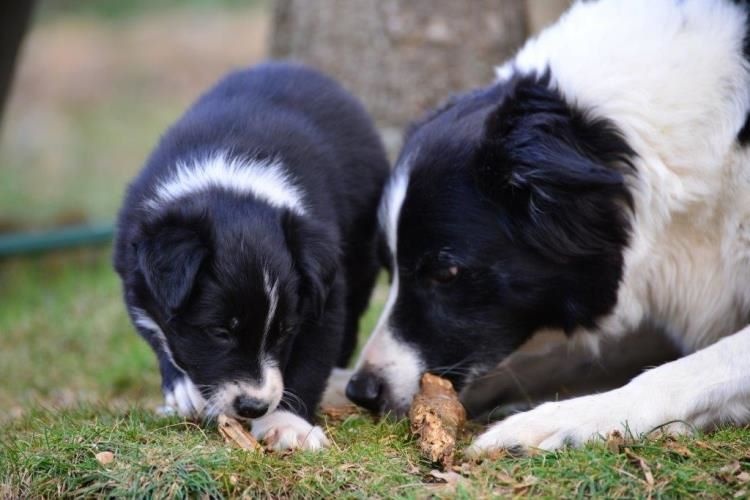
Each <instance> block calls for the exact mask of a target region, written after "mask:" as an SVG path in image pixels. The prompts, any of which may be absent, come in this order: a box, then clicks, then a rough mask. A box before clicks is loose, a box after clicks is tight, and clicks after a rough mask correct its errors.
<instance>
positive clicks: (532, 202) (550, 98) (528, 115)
mask: <svg viewBox="0 0 750 500" xmlns="http://www.w3.org/2000/svg"><path fill="white" fill-rule="evenodd" d="M508 85H510V86H511V88H509V89H508V93H507V94H506V96H504V98H503V99H502V102H501V103H500V104H499V105H497V106H496V107H495V108H494V109H493V110H492V111H491V112H490V113H489V114H488V115H487V118H486V120H485V123H484V131H483V134H482V138H481V139H480V143H479V145H478V147H477V150H476V154H475V156H474V159H473V161H472V165H471V170H472V175H473V177H474V180H475V183H476V186H477V188H478V190H479V191H480V193H482V194H483V195H484V196H485V197H486V198H487V199H489V200H491V201H492V202H494V203H496V204H498V205H499V206H502V207H504V208H505V209H507V210H508V211H509V213H510V214H511V215H512V216H513V217H514V218H523V219H526V220H527V221H528V224H526V227H534V228H536V229H538V230H542V231H544V234H545V236H544V238H546V241H547V243H548V244H549V243H554V244H556V245H559V246H558V247H557V248H556V250H557V252H556V253H557V255H560V254H561V253H569V254H570V255H571V256H573V255H577V254H586V253H589V252H596V251H597V249H600V248H601V247H602V246H603V245H604V246H606V245H608V244H609V243H619V242H620V241H619V240H621V235H619V234H617V235H615V233H616V232H615V233H613V232H612V231H610V230H609V228H610V227H611V226H612V225H614V224H616V223H618V222H621V219H620V218H621V216H622V214H621V208H622V206H623V205H630V203H631V199H630V194H629V192H628V190H627V187H626V185H625V176H624V174H625V173H626V172H628V171H629V170H630V169H631V168H632V167H631V159H632V157H633V155H634V153H633V151H632V150H631V148H630V147H629V146H628V144H627V142H626V141H625V140H624V139H623V137H622V136H621V134H620V133H619V131H618V130H617V129H616V128H615V127H614V126H613V125H612V124H611V123H610V122H608V121H606V120H603V119H596V118H591V117H589V116H587V115H586V114H585V113H584V112H582V111H580V110H578V109H576V108H574V107H572V106H571V105H569V104H568V103H566V102H565V100H564V99H563V97H562V96H561V95H560V94H559V93H558V92H556V91H555V90H554V89H552V88H550V86H549V82H548V81H547V78H546V77H542V78H541V79H533V78H528V79H522V80H519V81H516V82H512V83H509V84H508ZM534 237H536V238H538V237H540V233H539V232H538V231H537V232H536V233H535V236H534ZM544 238H543V240H544ZM612 238H614V239H615V240H618V241H607V240H610V239H612Z"/></svg>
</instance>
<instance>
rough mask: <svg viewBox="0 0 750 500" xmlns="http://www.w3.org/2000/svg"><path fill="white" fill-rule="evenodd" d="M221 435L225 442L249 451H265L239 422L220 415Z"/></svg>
mask: <svg viewBox="0 0 750 500" xmlns="http://www.w3.org/2000/svg"><path fill="white" fill-rule="evenodd" d="M218 424H219V434H221V435H222V436H223V437H224V441H226V442H227V443H230V444H233V445H235V446H238V447H239V448H242V449H243V450H249V451H263V448H262V447H261V446H260V444H259V443H258V441H257V440H256V439H255V438H254V437H253V435H252V434H250V432H248V430H247V429H245V427H244V426H243V425H242V424H241V423H240V422H239V421H237V420H235V419H234V418H232V417H228V416H226V415H219V419H218Z"/></svg>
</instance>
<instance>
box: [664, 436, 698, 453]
mask: <svg viewBox="0 0 750 500" xmlns="http://www.w3.org/2000/svg"><path fill="white" fill-rule="evenodd" d="M664 447H665V448H666V449H667V450H669V451H670V452H671V453H674V454H675V455H679V456H681V457H684V458H690V457H692V456H693V452H692V451H690V450H689V449H687V447H686V446H684V445H682V444H680V443H678V442H677V441H675V439H674V438H672V437H669V438H667V440H666V441H665V442H664Z"/></svg>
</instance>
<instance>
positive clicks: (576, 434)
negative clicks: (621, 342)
mask: <svg viewBox="0 0 750 500" xmlns="http://www.w3.org/2000/svg"><path fill="white" fill-rule="evenodd" d="M626 387H627V386H626ZM640 392H641V391H638V392H634V391H633V390H628V389H626V388H621V389H617V390H614V391H609V392H606V393H603V394H596V395H592V396H584V397H580V398H575V399H569V400H567V401H561V402H555V403H545V404H543V405H540V406H537V407H536V408H534V409H533V410H529V411H526V412H523V413H518V414H516V415H513V416H511V417H508V418H507V419H505V420H503V421H502V422H498V423H497V424H495V425H493V426H492V427H490V429H489V430H487V431H486V432H484V433H483V434H482V435H480V436H479V437H478V438H477V439H476V440H475V441H474V443H473V444H472V445H471V447H470V448H469V449H468V453H469V454H470V455H480V454H484V453H490V452H493V451H496V450H499V449H508V450H511V451H516V452H524V451H527V450H528V449H530V448H536V449H541V450H556V449H558V448H562V447H564V446H581V445H583V444H584V443H586V442H588V441H592V440H595V439H599V438H605V437H606V435H607V434H609V433H610V432H612V431H613V430H618V431H620V432H622V433H623V434H626V435H632V436H635V437H637V436H639V435H641V434H643V433H646V432H650V431H651V430H653V429H654V428H656V427H658V426H660V425H662V424H667V423H670V418H669V417H668V414H669V411H668V409H666V408H663V407H661V406H660V405H661V404H663V401H662V400H661V398H659V397H655V396H656V395H653V394H652V395H651V399H650V400H649V397H648V396H649V395H648V394H640ZM664 430H665V431H669V432H673V433H678V432H683V431H685V430H686V427H685V426H684V425H683V424H680V423H678V422H672V423H670V425H669V428H665V429H664Z"/></svg>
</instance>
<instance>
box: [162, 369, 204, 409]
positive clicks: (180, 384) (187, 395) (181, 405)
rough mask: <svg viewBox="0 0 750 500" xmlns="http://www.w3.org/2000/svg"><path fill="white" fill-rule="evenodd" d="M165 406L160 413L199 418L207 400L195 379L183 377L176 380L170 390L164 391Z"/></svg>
mask: <svg viewBox="0 0 750 500" xmlns="http://www.w3.org/2000/svg"><path fill="white" fill-rule="evenodd" d="M164 402H165V406H162V407H161V408H159V413H162V414H165V415H168V414H171V413H177V414H178V415H180V416H181V417H184V418H199V417H200V416H201V415H202V414H203V410H204V408H205V407H206V400H205V398H204V397H203V395H202V394H201V393H200V391H199V390H198V388H197V387H196V386H195V384H193V381H192V380H190V379H189V378H188V377H186V376H185V377H182V378H179V379H177V380H176V381H175V383H174V384H173V385H172V388H171V389H170V390H167V391H164Z"/></svg>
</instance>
